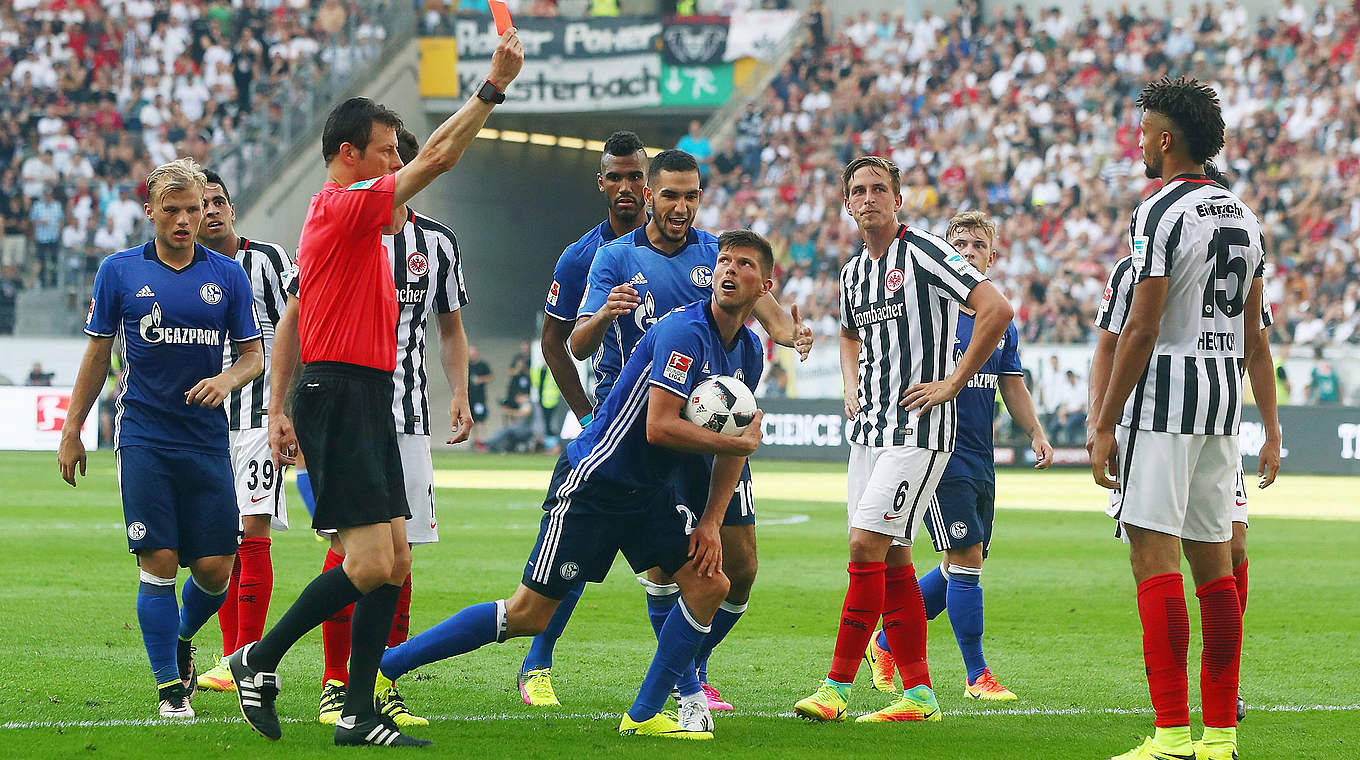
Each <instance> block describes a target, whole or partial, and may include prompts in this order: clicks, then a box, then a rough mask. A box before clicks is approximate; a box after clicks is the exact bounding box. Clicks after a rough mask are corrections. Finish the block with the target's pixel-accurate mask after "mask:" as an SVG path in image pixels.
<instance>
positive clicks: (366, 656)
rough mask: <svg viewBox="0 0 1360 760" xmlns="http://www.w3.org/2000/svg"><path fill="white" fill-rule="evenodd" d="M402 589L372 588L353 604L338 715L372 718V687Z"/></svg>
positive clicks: (388, 584) (389, 586) (391, 587)
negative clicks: (342, 699)
mask: <svg viewBox="0 0 1360 760" xmlns="http://www.w3.org/2000/svg"><path fill="white" fill-rule="evenodd" d="M399 596H401V586H394V585H392V584H391V583H384V584H383V585H381V586H379V587H377V588H375V589H373V590H372V591H370V592H369V593H368V594H366V595H365V596H364V598H362V599H360V600H359V601H357V602H355V603H354V615H353V616H352V617H351V618H350V650H349V689H348V690H347V691H346V692H345V707H344V709H343V710H342V711H341V713H340V714H341V715H342V716H344V715H355V716H361V715H371V714H373V712H374V707H373V684H374V683H375V681H376V680H377V678H378V663H379V662H381V660H382V653H383V650H384V649H386V648H387V634H388V632H389V631H390V630H391V629H392V617H393V616H394V615H396V614H397V598H398V597H399Z"/></svg>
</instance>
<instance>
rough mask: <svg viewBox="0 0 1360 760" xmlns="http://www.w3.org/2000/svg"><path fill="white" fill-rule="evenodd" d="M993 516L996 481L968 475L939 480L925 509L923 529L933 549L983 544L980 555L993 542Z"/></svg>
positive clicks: (994, 513)
mask: <svg viewBox="0 0 1360 760" xmlns="http://www.w3.org/2000/svg"><path fill="white" fill-rule="evenodd" d="M995 516H996V484H995V483H988V482H987V481H985V480H973V479H971V478H951V479H948V480H941V481H940V485H939V486H938V487H937V488H936V489H935V498H934V499H932V500H931V502H930V506H929V507H928V508H927V509H926V513H925V518H924V519H925V523H926V530H927V531H929V532H930V541H931V543H933V544H935V551H937V552H942V551H944V550H945V549H965V548H967V547H969V546H972V545H973V544H982V556H984V557H986V556H987V548H988V547H989V546H991V543H992V520H993V518H995Z"/></svg>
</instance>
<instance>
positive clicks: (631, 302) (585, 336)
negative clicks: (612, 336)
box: [571, 282, 642, 360]
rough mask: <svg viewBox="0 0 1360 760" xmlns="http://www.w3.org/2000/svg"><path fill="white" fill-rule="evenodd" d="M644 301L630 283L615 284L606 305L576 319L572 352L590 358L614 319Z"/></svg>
mask: <svg viewBox="0 0 1360 760" xmlns="http://www.w3.org/2000/svg"><path fill="white" fill-rule="evenodd" d="M640 303H642V299H641V298H639V297H638V293H637V290H636V289H635V288H634V287H633V286H632V285H629V284H628V283H626V282H625V283H622V284H619V285H615V286H614V287H613V288H611V289H610V291H609V298H607V299H605V302H604V306H602V307H600V309H599V310H598V311H596V312H595V313H594V314H589V315H587V316H584V317H581V318H579V319H577V320H576V329H574V330H572V331H571V354H572V356H575V357H576V358H577V359H582V360H585V359H589V358H590V357H591V355H592V354H594V353H595V352H596V351H597V350H599V348H600V344H601V343H603V342H604V334H605V332H607V331H608V330H609V326H610V325H612V324H614V320H615V319H618V318H619V317H620V316H621V315H624V314H627V313H629V312H631V311H632V310H633V309H636V308H637V307H638V304H640Z"/></svg>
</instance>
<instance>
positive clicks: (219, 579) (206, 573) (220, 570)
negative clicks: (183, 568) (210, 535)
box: [189, 555, 236, 591]
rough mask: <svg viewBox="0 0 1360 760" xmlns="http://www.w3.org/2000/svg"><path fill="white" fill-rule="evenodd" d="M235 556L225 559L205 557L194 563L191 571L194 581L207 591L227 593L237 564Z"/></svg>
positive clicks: (224, 557)
mask: <svg viewBox="0 0 1360 760" xmlns="http://www.w3.org/2000/svg"><path fill="white" fill-rule="evenodd" d="M235 560H236V557H235V555H228V556H223V557H203V558H202V559H199V560H198V561H196V562H194V564H193V566H192V567H191V568H189V571H190V572H192V573H193V574H194V580H195V581H198V585H199V587H200V588H202V589H204V590H205V591H218V590H219V589H220V590H222V591H225V590H226V588H227V584H228V583H230V582H231V567H232V564H233V563H234V562H235Z"/></svg>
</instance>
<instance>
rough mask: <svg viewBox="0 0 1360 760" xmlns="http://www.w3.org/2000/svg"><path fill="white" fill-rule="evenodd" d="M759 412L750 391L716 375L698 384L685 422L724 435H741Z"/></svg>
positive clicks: (691, 397)
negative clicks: (687, 421)
mask: <svg viewBox="0 0 1360 760" xmlns="http://www.w3.org/2000/svg"><path fill="white" fill-rule="evenodd" d="M756 411H757V407H756V397H755V395H754V394H752V393H751V389H750V388H747V387H746V384H745V383H743V382H742V381H740V380H738V379H736V378H735V377H728V376H727V375H714V376H713V377H710V378H708V379H707V380H704V381H703V382H702V383H699V384H698V385H697V386H695V387H694V390H693V391H691V392H690V394H689V400H688V401H686V402H685V419H687V420H689V421H690V422H693V423H694V424H696V425H699V426H700V427H706V428H708V429H709V430H712V431H713V432H715V433H722V434H723V435H741V434H742V431H744V430H746V426H747V425H749V424H751V419H752V418H753V417H755V416H756Z"/></svg>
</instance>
